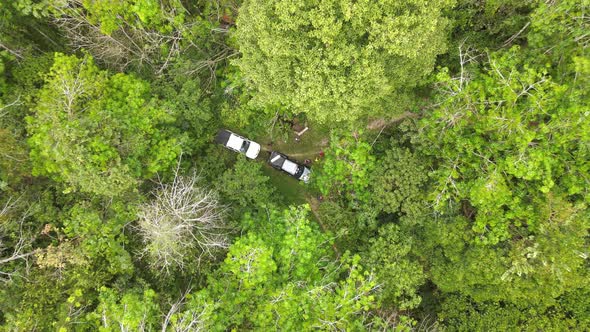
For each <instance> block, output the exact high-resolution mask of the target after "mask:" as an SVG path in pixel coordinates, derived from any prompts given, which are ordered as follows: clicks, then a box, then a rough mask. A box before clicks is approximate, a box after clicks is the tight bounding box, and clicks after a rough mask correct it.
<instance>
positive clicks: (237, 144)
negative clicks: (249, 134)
mask: <svg viewBox="0 0 590 332" xmlns="http://www.w3.org/2000/svg"><path fill="white" fill-rule="evenodd" d="M243 143H244V139H243V138H241V137H240V136H238V135H235V134H232V135H230V136H229V139H228V141H227V144H226V146H228V147H230V148H233V149H236V150H240V148H241V147H242V144H243Z"/></svg>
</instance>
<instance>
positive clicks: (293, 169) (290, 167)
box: [282, 159, 299, 175]
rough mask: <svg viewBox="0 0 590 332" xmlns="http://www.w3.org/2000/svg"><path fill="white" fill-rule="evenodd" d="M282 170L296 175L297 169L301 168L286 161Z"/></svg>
mask: <svg viewBox="0 0 590 332" xmlns="http://www.w3.org/2000/svg"><path fill="white" fill-rule="evenodd" d="M282 168H283V170H284V171H285V172H287V173H289V174H292V175H295V173H297V169H298V168H299V165H297V164H296V163H294V162H292V161H291V160H288V159H286V160H285V162H284V163H283V166H282Z"/></svg>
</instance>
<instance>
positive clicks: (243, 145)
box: [240, 140, 250, 153]
mask: <svg viewBox="0 0 590 332" xmlns="http://www.w3.org/2000/svg"><path fill="white" fill-rule="evenodd" d="M249 147H250V141H246V140H244V143H242V147H241V148H240V152H243V153H246V151H248V148H249Z"/></svg>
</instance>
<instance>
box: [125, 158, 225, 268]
mask: <svg viewBox="0 0 590 332" xmlns="http://www.w3.org/2000/svg"><path fill="white" fill-rule="evenodd" d="M198 181H199V177H198V176H197V174H196V173H192V175H189V176H182V175H180V174H179V169H178V168H177V169H176V172H175V175H174V180H173V181H172V183H168V184H164V183H161V182H160V183H159V185H158V188H157V189H156V190H155V191H154V193H153V199H152V200H151V201H150V202H148V203H146V204H143V205H142V206H140V208H139V213H138V217H139V220H138V223H137V226H136V229H137V230H138V232H139V234H141V236H142V238H143V241H144V244H145V249H143V251H142V256H143V257H146V258H147V260H148V262H149V263H150V265H152V267H153V268H155V269H157V270H159V271H162V272H164V273H170V272H171V270H173V269H175V268H180V269H183V268H184V267H185V264H186V263H187V261H193V260H194V261H195V262H196V263H199V262H200V261H201V259H202V258H203V257H205V256H208V257H211V258H212V257H214V255H215V252H216V251H217V250H219V249H223V248H227V247H228V246H229V242H228V239H227V236H226V233H227V232H228V228H227V227H226V226H225V223H224V221H223V218H222V215H223V213H224V209H223V207H221V206H220V203H219V201H218V199H217V195H216V194H215V193H214V192H213V191H211V190H207V189H204V188H201V187H199V186H198V185H197V184H198Z"/></svg>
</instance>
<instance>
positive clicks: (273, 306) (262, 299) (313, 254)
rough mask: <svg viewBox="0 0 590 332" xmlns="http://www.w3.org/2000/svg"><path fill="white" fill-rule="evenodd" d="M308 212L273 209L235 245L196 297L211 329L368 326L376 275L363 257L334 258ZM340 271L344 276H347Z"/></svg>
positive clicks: (194, 307) (195, 302)
mask: <svg viewBox="0 0 590 332" xmlns="http://www.w3.org/2000/svg"><path fill="white" fill-rule="evenodd" d="M306 214H307V210H306V209H301V208H300V209H295V208H292V209H290V210H287V211H285V212H284V213H280V212H277V211H269V214H268V216H267V215H266V214H263V215H261V217H260V218H257V219H256V220H252V221H250V222H251V223H256V224H262V223H270V225H268V226H262V229H264V228H266V229H267V231H260V230H261V226H254V227H256V228H258V229H259V231H254V230H252V231H250V232H249V233H248V234H246V235H244V236H242V237H241V238H239V239H238V240H237V241H236V242H235V243H234V244H233V245H232V246H231V247H230V248H229V253H228V255H227V258H226V259H225V261H224V263H223V264H222V265H221V267H220V268H219V270H218V271H216V272H215V273H214V274H213V275H211V278H210V279H209V285H208V286H207V288H205V289H203V290H201V291H199V292H197V293H196V294H193V295H192V297H193V299H194V300H193V301H192V302H191V304H190V306H189V307H188V310H194V311H196V312H202V311H204V310H205V309H206V308H208V309H207V310H208V311H212V314H210V315H208V316H207V317H208V319H209V321H208V323H207V325H209V326H211V329H212V330H228V329H238V330H242V329H254V330H268V329H274V328H276V327H281V328H282V329H286V330H293V331H305V330H309V329H325V330H331V329H351V330H359V329H362V328H363V326H364V324H365V322H364V320H365V318H364V316H365V315H366V314H367V311H368V310H369V309H371V308H372V307H373V306H374V303H375V302H374V300H375V299H374V296H373V295H372V293H373V290H374V289H373V288H374V287H375V285H376V282H375V280H373V277H372V276H371V275H370V274H369V273H368V272H365V271H363V269H362V267H361V266H359V259H360V257H358V256H356V257H348V258H342V259H341V260H340V262H338V261H334V260H332V259H330V251H331V248H330V246H329V243H327V242H326V241H327V239H326V236H325V235H323V234H322V233H320V232H319V231H318V230H317V228H316V227H314V226H315V225H313V224H311V223H310V222H309V221H308V219H307V217H306ZM340 276H344V277H343V278H342V279H341V278H340Z"/></svg>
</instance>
